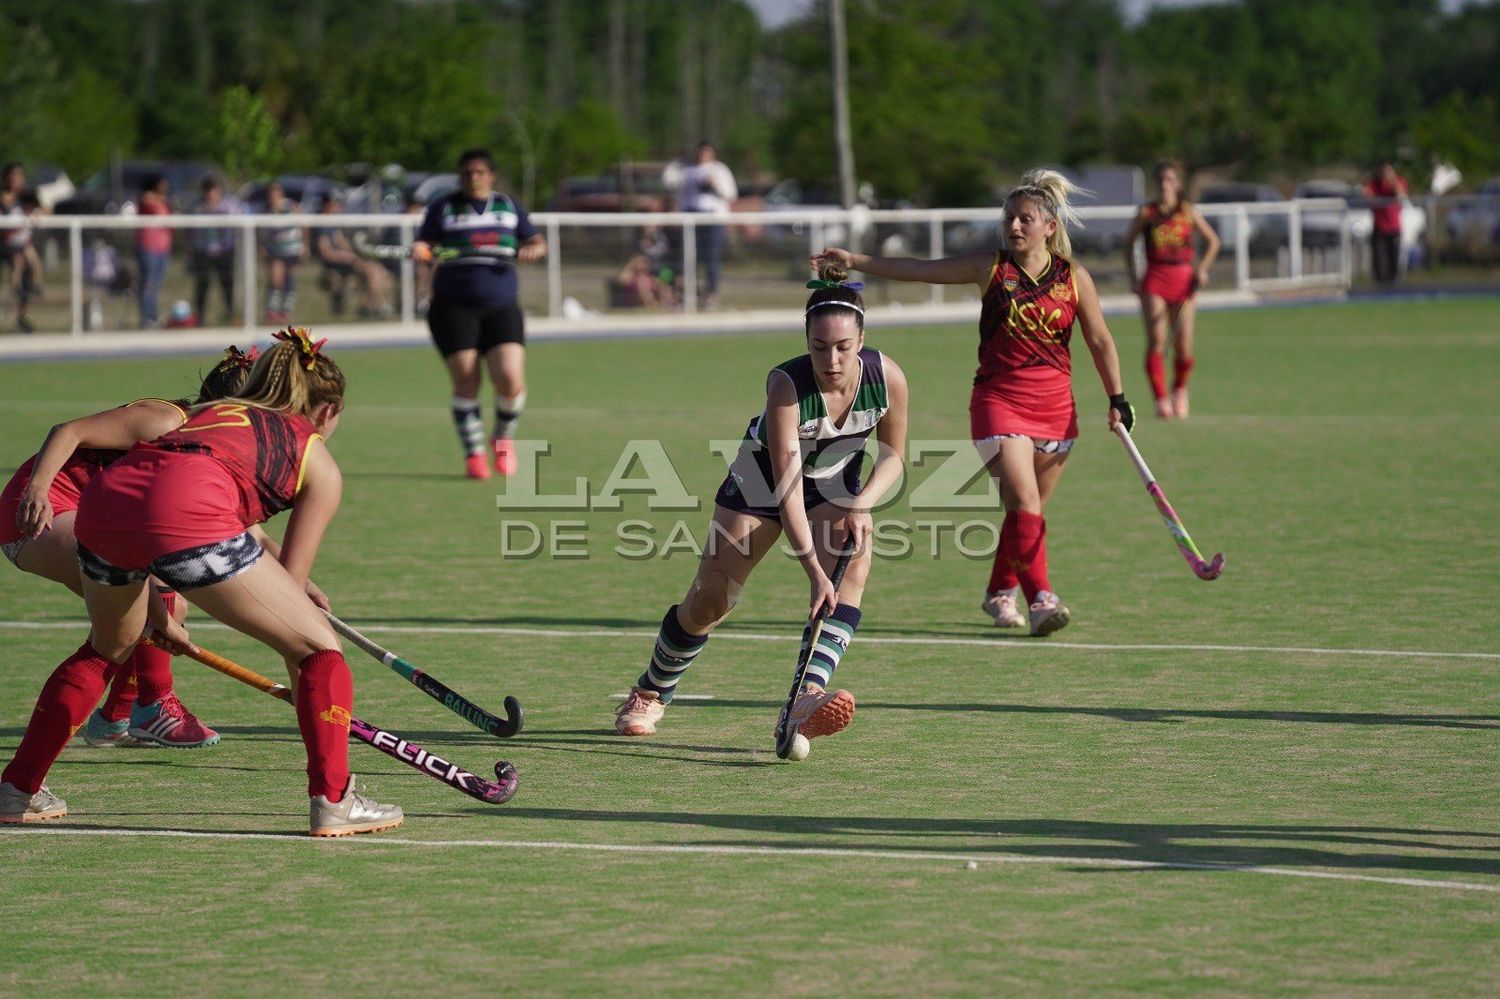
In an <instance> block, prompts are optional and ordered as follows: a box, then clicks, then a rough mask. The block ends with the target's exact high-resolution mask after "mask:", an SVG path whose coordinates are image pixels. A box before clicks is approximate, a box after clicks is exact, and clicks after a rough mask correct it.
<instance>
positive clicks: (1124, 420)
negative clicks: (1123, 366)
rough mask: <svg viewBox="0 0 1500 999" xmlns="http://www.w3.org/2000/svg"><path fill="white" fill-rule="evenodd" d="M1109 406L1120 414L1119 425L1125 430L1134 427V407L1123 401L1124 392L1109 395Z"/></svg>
mask: <svg viewBox="0 0 1500 999" xmlns="http://www.w3.org/2000/svg"><path fill="white" fill-rule="evenodd" d="M1109 408H1110V409H1113V410H1114V411H1115V412H1117V413H1119V414H1120V426H1122V427H1124V428H1125V430H1126V431H1127V432H1129V431H1131V430H1134V429H1135V407H1134V406H1132V405H1131V404H1130V403H1128V402H1126V401H1125V393H1124V392H1121V393H1120V394H1119V395H1112V396H1110V397H1109Z"/></svg>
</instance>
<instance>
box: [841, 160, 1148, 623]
mask: <svg viewBox="0 0 1500 999" xmlns="http://www.w3.org/2000/svg"><path fill="white" fill-rule="evenodd" d="M1074 190H1075V188H1074V187H1073V185H1072V183H1071V182H1069V181H1068V179H1067V178H1066V177H1064V176H1063V175H1062V174H1060V173H1057V172H1056V171H1054V170H1032V171H1031V172H1029V173H1027V174H1026V175H1025V176H1024V177H1022V178H1021V185H1020V186H1019V187H1017V188H1016V189H1015V190H1013V191H1011V192H1010V194H1009V195H1008V196H1007V197H1006V199H1005V215H1004V220H1003V221H1002V223H1001V230H1002V232H1003V234H1004V236H1005V241H1006V243H1007V244H1008V247H1009V248H1008V249H1004V250H1001V251H999V252H998V253H992V252H988V251H983V250H980V251H975V252H973V253H966V254H963V255H961V256H957V257H945V258H943V259H941V260H916V259H912V258H909V257H867V256H864V255H863V254H853V253H850V252H849V251H848V250H840V249H826V250H824V251H823V252H822V253H821V254H818V255H817V256H816V257H814V258H813V261H814V263H819V262H824V261H834V262H837V263H839V264H842V265H843V266H846V267H848V268H850V269H851V270H857V271H864V272H865V273H866V274H875V275H879V276H881V277H886V278H891V279H893V280H896V281H926V282H928V283H931V284H975V285H978V287H979V289H980V291H981V293H982V295H983V297H982V298H981V300H980V311H979V370H978V372H977V373H976V374H975V376H974V391H973V392H972V393H971V394H970V396H969V430H970V433H971V435H972V439H973V441H974V446H975V447H976V448H977V449H978V450H979V454H980V457H981V458H983V459H984V462H985V467H986V468H987V469H988V470H989V473H990V475H991V476H993V477H994V479H995V482H996V484H997V485H998V486H999V487H1000V500H1001V503H1002V504H1003V505H1004V507H1005V520H1004V522H1003V523H1002V524H1001V527H1000V547H999V549H998V550H997V551H996V552H995V563H994V568H993V569H992V571H991V573H990V583H989V587H988V588H987V589H986V591H985V598H984V602H983V603H982V604H981V607H982V608H983V610H984V611H985V612H986V613H987V614H989V615H990V616H991V617H992V618H993V619H994V622H995V624H996V625H997V626H999V627H1006V628H1019V627H1022V626H1024V625H1026V624H1027V618H1026V617H1024V616H1023V615H1022V614H1021V611H1020V608H1019V607H1018V606H1017V603H1016V595H1017V592H1018V591H1024V592H1025V594H1026V601H1027V603H1028V605H1029V607H1030V611H1031V614H1030V625H1031V633H1032V634H1033V635H1050V634H1051V633H1052V632H1054V631H1057V630H1058V629H1059V628H1062V627H1063V626H1064V625H1066V624H1067V623H1068V620H1069V616H1070V612H1069V611H1068V608H1067V606H1066V605H1065V604H1064V603H1063V602H1062V600H1061V599H1060V598H1059V597H1058V596H1057V594H1056V593H1054V592H1053V591H1052V584H1051V582H1050V581H1049V580H1048V577H1047V545H1046V537H1047V522H1046V520H1045V519H1044V517H1043V513H1044V509H1045V507H1046V504H1047V501H1048V500H1049V499H1051V497H1052V491H1053V490H1054V489H1056V488H1057V482H1058V479H1059V478H1061V476H1062V470H1063V465H1064V464H1065V463H1066V462H1067V460H1068V453H1069V452H1070V451H1072V450H1073V444H1074V442H1075V441H1076V440H1077V438H1078V407H1077V405H1076V403H1075V402H1074V400H1073V391H1072V371H1073V361H1072V355H1071V354H1070V353H1069V348H1068V345H1069V342H1070V341H1071V340H1072V337H1073V324H1074V322H1075V321H1076V322H1077V323H1078V324H1079V326H1080V328H1081V329H1082V332H1083V339H1084V342H1085V343H1087V344H1088V348H1089V353H1090V354H1092V355H1093V359H1094V368H1095V370H1096V371H1097V372H1098V373H1099V379H1100V381H1102V382H1103V383H1104V391H1105V393H1106V394H1107V395H1108V396H1109V427H1110V429H1111V430H1113V429H1114V427H1115V425H1116V424H1117V423H1123V424H1124V425H1125V429H1126V430H1129V429H1130V428H1131V427H1132V426H1133V425H1134V423H1135V410H1134V409H1133V408H1131V406H1130V404H1129V403H1128V402H1126V401H1125V394H1124V389H1123V388H1122V387H1121V384H1120V359H1119V356H1118V355H1117V353H1116V351H1115V341H1114V338H1113V337H1111V336H1110V333H1109V327H1107V326H1106V325H1105V324H1104V313H1103V312H1102V311H1101V310H1100V307H1099V293H1098V291H1097V290H1096V289H1095V287H1094V279H1093V278H1092V277H1091V276H1090V275H1089V273H1088V271H1086V270H1084V269H1083V268H1082V267H1080V266H1079V265H1078V264H1076V263H1075V262H1074V261H1073V260H1072V259H1071V253H1072V244H1071V241H1070V240H1069V238H1068V224H1069V223H1070V222H1072V221H1073V218H1074V216H1073V209H1072V207H1071V206H1070V204H1069V202H1068V197H1069V195H1070V194H1071V193H1072V192H1073V191H1074Z"/></svg>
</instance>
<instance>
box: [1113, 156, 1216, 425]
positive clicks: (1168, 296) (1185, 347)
mask: <svg viewBox="0 0 1500 999" xmlns="http://www.w3.org/2000/svg"><path fill="white" fill-rule="evenodd" d="M1153 173H1154V175H1155V177H1156V191H1157V199H1156V200H1155V201H1153V202H1151V203H1150V204H1149V205H1142V206H1141V211H1140V214H1139V215H1137V216H1136V217H1135V220H1134V221H1133V222H1131V224H1130V232H1129V233H1128V234H1127V235H1126V237H1125V272H1126V273H1127V274H1128V275H1129V276H1130V287H1131V288H1133V289H1135V293H1136V294H1137V295H1139V296H1140V299H1141V318H1142V320H1144V322H1145V324H1146V377H1147V378H1148V379H1150V381H1151V394H1152V395H1153V396H1155V398H1156V415H1157V416H1159V417H1161V418H1162V419H1164V420H1170V419H1172V418H1173V417H1176V418H1177V419H1179V420H1183V419H1186V418H1187V415H1188V388H1187V385H1188V375H1189V374H1190V373H1191V372H1192V370H1193V319H1194V315H1195V313H1196V311H1197V304H1196V302H1195V301H1194V299H1195V298H1196V297H1197V295H1198V290H1199V289H1200V288H1203V287H1205V286H1206V285H1207V284H1208V274H1209V270H1210V268H1212V267H1213V265H1214V260H1215V259H1216V258H1217V257H1218V255H1219V236H1218V234H1217V233H1215V232H1214V230H1213V227H1212V226H1210V225H1209V224H1208V221H1207V220H1206V219H1204V217H1203V213H1202V212H1200V211H1198V209H1197V208H1195V207H1193V206H1192V205H1191V204H1190V203H1188V202H1187V201H1186V200H1184V198H1183V197H1182V191H1183V186H1184V184H1183V181H1184V171H1183V167H1182V164H1181V163H1180V162H1179V161H1177V160H1163V161H1162V162H1160V163H1158V164H1156V169H1155V170H1154V171H1153ZM1194 233H1197V234H1198V235H1199V236H1200V237H1202V239H1203V245H1204V250H1203V259H1202V260H1200V261H1198V263H1197V266H1194V264H1193V234H1194ZM1142 236H1144V237H1145V238H1146V276H1145V277H1144V278H1141V279H1140V280H1139V282H1137V280H1136V272H1135V241H1136V240H1137V239H1140V238H1141V237H1142ZM1168 328H1170V329H1171V331H1172V353H1173V355H1174V357H1173V377H1172V396H1171V398H1170V399H1169V398H1168V397H1167V373H1166V349H1167V330H1168Z"/></svg>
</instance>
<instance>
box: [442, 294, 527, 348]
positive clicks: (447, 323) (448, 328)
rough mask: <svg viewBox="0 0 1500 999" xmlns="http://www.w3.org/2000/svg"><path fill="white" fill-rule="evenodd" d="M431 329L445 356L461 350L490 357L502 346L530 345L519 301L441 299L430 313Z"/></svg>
mask: <svg viewBox="0 0 1500 999" xmlns="http://www.w3.org/2000/svg"><path fill="white" fill-rule="evenodd" d="M427 328H428V329H429V330H431V331H432V342H433V344H434V345H436V346H437V349H438V353H440V354H442V355H443V356H444V357H451V356H453V355H454V354H456V353H458V352H459V351H461V350H477V351H479V353H481V354H488V353H489V352H490V351H492V350H494V349H495V348H496V347H498V346H500V345H501V344H502V343H519V344H521V345H522V346H523V347H524V346H525V345H526V317H525V316H524V315H522V313H521V306H520V305H518V304H517V303H515V302H508V303H506V304H505V305H459V304H456V303H453V302H444V301H442V300H441V299H439V300H437V301H434V302H433V303H432V305H431V306H430V307H429V308H428V310H427Z"/></svg>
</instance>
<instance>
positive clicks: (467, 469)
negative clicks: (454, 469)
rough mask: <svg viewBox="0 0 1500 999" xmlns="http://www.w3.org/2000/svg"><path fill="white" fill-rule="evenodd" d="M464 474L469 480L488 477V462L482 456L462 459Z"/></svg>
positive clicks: (477, 455) (476, 455)
mask: <svg viewBox="0 0 1500 999" xmlns="http://www.w3.org/2000/svg"><path fill="white" fill-rule="evenodd" d="M464 474H465V475H467V476H468V477H469V478H471V479H487V478H489V477H490V460H489V459H488V458H486V457H485V456H484V455H482V454H471V455H469V456H468V457H467V458H465V459H464Z"/></svg>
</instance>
